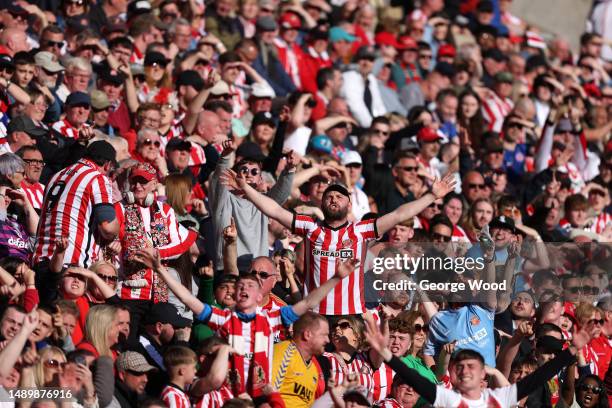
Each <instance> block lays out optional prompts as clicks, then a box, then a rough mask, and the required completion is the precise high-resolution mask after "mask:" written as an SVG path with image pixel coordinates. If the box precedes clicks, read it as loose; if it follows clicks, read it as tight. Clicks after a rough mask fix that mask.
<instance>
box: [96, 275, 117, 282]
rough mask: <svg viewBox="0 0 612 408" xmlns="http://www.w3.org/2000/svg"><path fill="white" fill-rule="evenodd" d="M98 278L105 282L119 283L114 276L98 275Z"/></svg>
mask: <svg viewBox="0 0 612 408" xmlns="http://www.w3.org/2000/svg"><path fill="white" fill-rule="evenodd" d="M98 276H99V277H100V279H102V280H103V281H104V282H113V283H114V282H117V277H116V276H113V275H102V274H100V273H99V274H98Z"/></svg>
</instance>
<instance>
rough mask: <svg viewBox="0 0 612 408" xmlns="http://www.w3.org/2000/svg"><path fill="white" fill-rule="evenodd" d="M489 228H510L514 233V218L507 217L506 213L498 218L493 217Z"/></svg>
mask: <svg viewBox="0 0 612 408" xmlns="http://www.w3.org/2000/svg"><path fill="white" fill-rule="evenodd" d="M489 228H505V229H509V230H510V231H512V232H513V233H514V231H515V225H514V220H513V219H512V218H509V217H506V216H505V215H501V216H499V217H497V218H493V220H492V221H491V222H490V223H489Z"/></svg>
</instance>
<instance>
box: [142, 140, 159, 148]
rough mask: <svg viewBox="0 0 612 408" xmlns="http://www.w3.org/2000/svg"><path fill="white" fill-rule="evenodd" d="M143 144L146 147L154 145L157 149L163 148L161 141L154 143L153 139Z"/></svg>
mask: <svg viewBox="0 0 612 408" xmlns="http://www.w3.org/2000/svg"><path fill="white" fill-rule="evenodd" d="M142 144H143V145H145V146H151V145H153V146H155V147H159V146H161V143H160V142H159V140H155V141H153V140H151V139H145V140H144V142H142Z"/></svg>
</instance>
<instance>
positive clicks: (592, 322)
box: [589, 319, 606, 326]
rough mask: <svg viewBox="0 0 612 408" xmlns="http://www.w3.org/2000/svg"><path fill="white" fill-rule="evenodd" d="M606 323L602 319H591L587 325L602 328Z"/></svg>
mask: <svg viewBox="0 0 612 408" xmlns="http://www.w3.org/2000/svg"><path fill="white" fill-rule="evenodd" d="M605 322H606V321H605V320H604V319H591V320H589V324H598V325H600V326H603V325H604V323H605Z"/></svg>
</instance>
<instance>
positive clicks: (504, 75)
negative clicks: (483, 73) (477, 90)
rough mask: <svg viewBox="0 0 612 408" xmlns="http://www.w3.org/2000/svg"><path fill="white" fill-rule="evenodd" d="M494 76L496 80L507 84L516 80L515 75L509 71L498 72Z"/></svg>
mask: <svg viewBox="0 0 612 408" xmlns="http://www.w3.org/2000/svg"><path fill="white" fill-rule="evenodd" d="M493 78H494V79H495V82H502V83H506V84H511V83H512V82H514V75H512V74H511V73H510V72H508V71H502V72H498V73H497V74H495V76H494V77H493Z"/></svg>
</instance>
